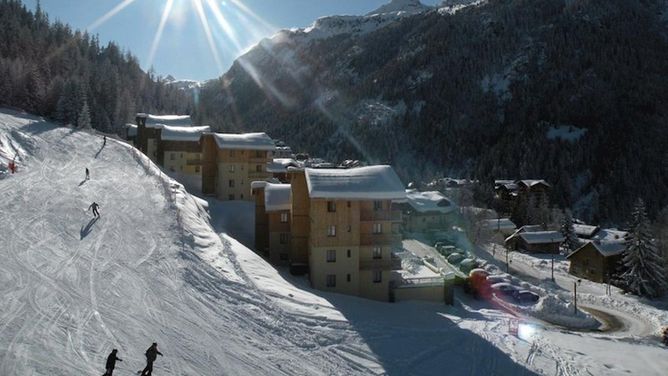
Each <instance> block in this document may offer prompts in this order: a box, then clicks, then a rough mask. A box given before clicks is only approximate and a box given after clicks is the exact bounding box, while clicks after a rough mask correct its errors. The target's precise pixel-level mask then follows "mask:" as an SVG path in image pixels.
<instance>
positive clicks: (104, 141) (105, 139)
mask: <svg viewBox="0 0 668 376" xmlns="http://www.w3.org/2000/svg"><path fill="white" fill-rule="evenodd" d="M106 144H107V136H104V138H103V142H102V146H105V145H106Z"/></svg>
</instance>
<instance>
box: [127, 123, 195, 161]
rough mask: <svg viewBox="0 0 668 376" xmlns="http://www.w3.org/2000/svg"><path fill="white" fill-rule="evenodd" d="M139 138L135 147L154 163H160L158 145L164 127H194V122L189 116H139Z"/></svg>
mask: <svg viewBox="0 0 668 376" xmlns="http://www.w3.org/2000/svg"><path fill="white" fill-rule="evenodd" d="M136 121H137V138H136V141H135V145H136V147H137V149H139V150H140V151H141V152H142V153H144V154H146V156H148V157H149V158H151V160H152V161H154V162H158V145H159V143H160V133H161V131H162V127H163V126H165V125H167V126H173V127H192V125H193V124H192V120H191V119H190V116H188V115H161V116H158V115H150V114H143V113H139V114H137V118H136Z"/></svg>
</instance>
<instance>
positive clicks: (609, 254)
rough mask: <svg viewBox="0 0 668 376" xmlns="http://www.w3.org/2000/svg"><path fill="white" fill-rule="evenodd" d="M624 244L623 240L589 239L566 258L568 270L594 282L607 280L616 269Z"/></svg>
mask: <svg viewBox="0 0 668 376" xmlns="http://www.w3.org/2000/svg"><path fill="white" fill-rule="evenodd" d="M624 249H625V245H624V243H623V242H600V241H589V242H587V243H585V244H584V245H582V246H581V247H580V248H578V249H576V250H575V251H573V252H572V253H571V254H570V255H568V256H567V257H566V258H567V259H568V260H569V261H570V262H571V263H570V266H569V268H568V272H569V273H570V274H573V275H575V276H578V277H581V278H586V279H588V280H590V281H594V282H599V283H602V282H608V281H609V280H610V279H611V277H612V275H613V274H614V273H615V272H616V270H617V265H618V263H619V261H620V260H621V258H622V253H623V252H624Z"/></svg>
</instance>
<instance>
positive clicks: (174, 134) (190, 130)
mask: <svg viewBox="0 0 668 376" xmlns="http://www.w3.org/2000/svg"><path fill="white" fill-rule="evenodd" d="M210 131H211V128H209V127H208V126H204V127H172V126H168V125H163V126H162V132H160V139H162V140H163V141H190V142H198V141H199V139H200V137H201V136H202V133H204V132H210Z"/></svg>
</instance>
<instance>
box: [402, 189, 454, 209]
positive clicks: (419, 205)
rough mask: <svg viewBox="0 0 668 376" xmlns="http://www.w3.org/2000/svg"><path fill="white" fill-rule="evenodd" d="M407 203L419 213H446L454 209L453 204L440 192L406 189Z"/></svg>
mask: <svg viewBox="0 0 668 376" xmlns="http://www.w3.org/2000/svg"><path fill="white" fill-rule="evenodd" d="M406 199H407V202H408V204H409V205H410V206H411V207H412V208H413V209H415V211H417V212H419V213H440V214H447V213H450V212H452V211H453V210H454V209H455V206H454V205H453V204H452V202H450V200H448V199H447V198H446V197H445V196H443V194H442V193H441V192H436V191H431V192H418V191H415V190H410V191H406Z"/></svg>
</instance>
